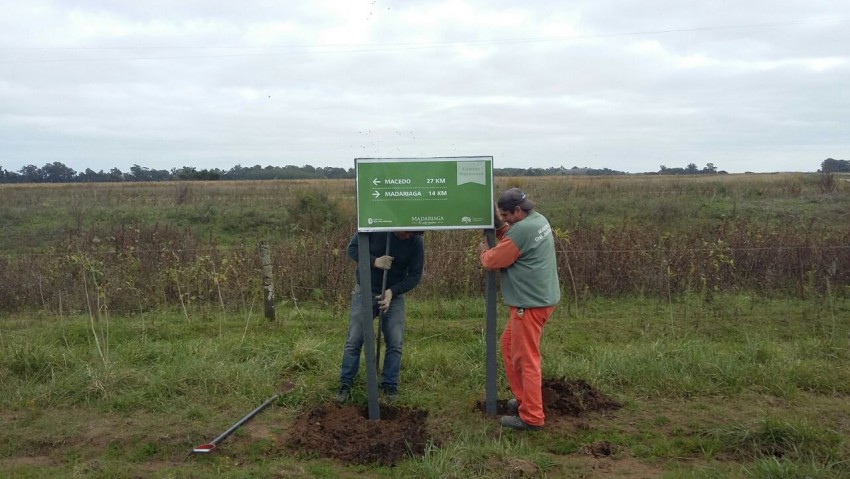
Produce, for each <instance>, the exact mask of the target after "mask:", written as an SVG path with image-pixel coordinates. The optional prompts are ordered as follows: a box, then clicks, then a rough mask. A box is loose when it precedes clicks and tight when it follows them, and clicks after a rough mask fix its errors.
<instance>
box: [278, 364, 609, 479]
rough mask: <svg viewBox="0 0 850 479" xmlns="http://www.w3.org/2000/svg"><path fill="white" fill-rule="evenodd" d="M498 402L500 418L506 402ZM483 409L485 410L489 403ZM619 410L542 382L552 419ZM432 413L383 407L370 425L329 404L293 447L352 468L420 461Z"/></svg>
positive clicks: (305, 418)
mask: <svg viewBox="0 0 850 479" xmlns="http://www.w3.org/2000/svg"><path fill="white" fill-rule="evenodd" d="M506 402H507V401H504V400H502V401H498V403H497V407H498V411H497V412H498V413H500V414H505V403H506ZM477 406H478V409H479V410H480V411H482V412H483V411H485V404H484V401H478V403H477ZM619 407H620V404H618V403H617V402H616V401H614V400H612V399H611V398H609V397H608V396H606V395H605V394H603V393H602V392H600V391H599V390H597V389H594V388H593V387H592V386H591V385H590V384H588V383H587V382H585V381H582V380H576V381H571V382H568V381H566V380H565V379H564V378H561V379H545V380H544V381H543V409H544V411H545V412H546V415H547V416H555V417H557V416H580V415H582V414H584V413H588V412H594V411H605V410H610V409H617V408H619ZM427 417H428V412H427V411H424V410H421V409H412V408H405V407H393V406H386V405H382V406H381V420H380V421H372V420H369V411H368V408H367V407H366V406H350V405H349V406H340V405H337V404H327V405H324V406H321V407H319V408H317V409H313V410H312V411H308V412H306V413H304V414H303V415H301V416H300V417H299V418H298V419H297V420H296V422H295V424H294V425H293V426H292V430H291V434H290V437H289V438H288V439H287V441H286V443H287V445H288V446H289V447H291V448H293V449H296V450H299V451H302V452H305V453H308V454H317V455H319V456H322V457H331V458H335V459H338V460H340V461H342V462H345V463H348V464H383V465H394V464H395V463H397V462H398V461H399V460H401V459H402V458H404V457H405V456H421V455H422V454H424V452H425V446H426V445H427V444H428V441H430V440H432V438H430V437H429V436H428V433H427V431H426V429H425V420H426V418H427Z"/></svg>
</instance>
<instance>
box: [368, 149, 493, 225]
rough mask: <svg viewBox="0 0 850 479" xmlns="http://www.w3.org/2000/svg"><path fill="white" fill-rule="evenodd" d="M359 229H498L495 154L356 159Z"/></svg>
mask: <svg viewBox="0 0 850 479" xmlns="http://www.w3.org/2000/svg"><path fill="white" fill-rule="evenodd" d="M354 162H355V169H356V170H357V231H398V230H444V229H482V228H492V227H493V157H492V156H472V157H451V158H357V159H355V160H354Z"/></svg>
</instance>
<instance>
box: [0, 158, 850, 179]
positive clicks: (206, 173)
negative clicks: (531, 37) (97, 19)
mask: <svg viewBox="0 0 850 479" xmlns="http://www.w3.org/2000/svg"><path fill="white" fill-rule="evenodd" d="M818 171H819V172H823V173H837V172H850V162H848V161H846V160H835V159H832V158H827V159H826V160H824V161H823V162H822V163H821V169H820V170H818ZM493 173H494V175H495V176H616V175H630V174H631V173H626V172H623V171H617V170H612V169H609V168H601V169H597V168H579V167H577V166H573V167H572V168H564V167H563V166H560V167H549V168H494V170H493ZM639 174H642V175H717V174H726V171H722V170H718V169H717V167H716V166H714V164H713V163H708V164H706V165H705V167H703V168H699V167H698V166H697V165H696V164H695V163H690V164H688V165H687V166H686V167H684V168H668V167H666V166H664V165H661V168H660V169H659V170H658V171H657V172H647V173H639ZM354 177H355V170H354V168H348V169H345V168H338V167H332V166H328V167H314V166H311V165H304V166H294V165H286V166H260V165H254V166H250V167H244V166H242V165H236V166H234V167H233V168H231V169H229V170H222V169H219V168H210V169H200V170H199V169H198V168H196V167H194V166H184V167H182V168H171V169H170V170H157V169H153V168H146V167H143V166H139V165H133V166H132V167H130V170H129V171H126V172H124V171H121V170H120V169H118V168H112V169H110V170H109V171H104V170H100V171H94V170H92V169H91V168H86V170H85V171H82V172H77V171H74V170H73V169H72V168H70V167H68V166H66V165H64V164H63V163H61V162H58V161H54V162H53V163H47V164H45V165H44V166H42V167H41V168H39V167H37V166H35V165H27V166H24V167H23V168H21V169H20V170H18V171H9V170H6V169H4V168H3V166H2V165H0V183H95V182H98V183H100V182H143V181H218V180H313V179H349V178H354Z"/></svg>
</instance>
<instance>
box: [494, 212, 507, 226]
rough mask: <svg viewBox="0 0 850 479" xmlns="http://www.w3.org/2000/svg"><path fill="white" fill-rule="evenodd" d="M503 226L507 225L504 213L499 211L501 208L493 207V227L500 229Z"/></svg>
mask: <svg viewBox="0 0 850 479" xmlns="http://www.w3.org/2000/svg"><path fill="white" fill-rule="evenodd" d="M502 226H505V220H504V218H502V214H501V213H499V208H498V207H496V208H493V227H494V228H495V229H499V228H501V227H502Z"/></svg>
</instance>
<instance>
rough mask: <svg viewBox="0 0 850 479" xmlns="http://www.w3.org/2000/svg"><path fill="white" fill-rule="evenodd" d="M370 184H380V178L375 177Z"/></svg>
mask: <svg viewBox="0 0 850 479" xmlns="http://www.w3.org/2000/svg"><path fill="white" fill-rule="evenodd" d="M372 184H373V185H375V186H378V185H380V184H381V180H379V179H377V178H375V179H374V180H372Z"/></svg>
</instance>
